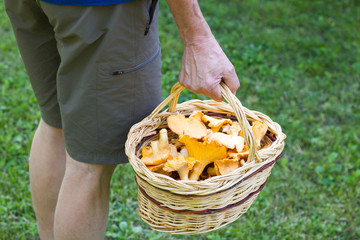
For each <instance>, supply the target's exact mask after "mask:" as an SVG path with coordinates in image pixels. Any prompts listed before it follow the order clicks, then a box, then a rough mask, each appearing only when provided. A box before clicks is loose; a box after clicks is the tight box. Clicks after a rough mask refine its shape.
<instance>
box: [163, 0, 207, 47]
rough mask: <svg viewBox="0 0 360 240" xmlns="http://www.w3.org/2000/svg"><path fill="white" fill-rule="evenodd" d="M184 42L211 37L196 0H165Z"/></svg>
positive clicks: (189, 42) (188, 42)
mask: <svg viewBox="0 0 360 240" xmlns="http://www.w3.org/2000/svg"><path fill="white" fill-rule="evenodd" d="M167 3H168V5H169V8H170V10H171V13H172V14H173V17H174V19H175V22H176V24H177V26H178V29H179V34H180V37H181V39H182V40H183V42H184V44H191V43H193V42H196V41H201V40H204V39H206V38H209V37H212V33H211V30H210V28H209V26H208V24H207V23H206V21H205V19H204V16H203V15H202V13H201V10H200V7H199V4H198V1H197V0H167Z"/></svg>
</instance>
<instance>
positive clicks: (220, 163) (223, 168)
mask: <svg viewBox="0 0 360 240" xmlns="http://www.w3.org/2000/svg"><path fill="white" fill-rule="evenodd" d="M214 166H215V169H216V173H217V175H225V174H228V173H231V172H233V171H235V170H236V169H238V168H239V167H240V163H239V160H234V159H221V160H216V161H215V162H214Z"/></svg>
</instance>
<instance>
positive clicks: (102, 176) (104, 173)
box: [65, 155, 116, 185]
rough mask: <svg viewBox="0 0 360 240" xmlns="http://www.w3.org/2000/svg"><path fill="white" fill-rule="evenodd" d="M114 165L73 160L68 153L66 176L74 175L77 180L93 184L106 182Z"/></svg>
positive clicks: (109, 178) (108, 180)
mask: <svg viewBox="0 0 360 240" xmlns="http://www.w3.org/2000/svg"><path fill="white" fill-rule="evenodd" d="M115 167H116V165H98V164H90V163H83V162H79V161H76V160H74V159H73V158H71V157H70V156H69V155H67V159H66V170H65V178H66V177H74V178H77V179H78V180H79V181H84V182H86V183H89V184H90V183H93V184H106V185H108V184H109V183H110V180H111V177H112V174H113V172H114V170H115Z"/></svg>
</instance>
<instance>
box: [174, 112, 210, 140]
mask: <svg viewBox="0 0 360 240" xmlns="http://www.w3.org/2000/svg"><path fill="white" fill-rule="evenodd" d="M167 124H168V126H169V128H170V129H171V130H172V131H173V132H174V133H177V134H178V135H180V136H182V135H189V136H190V137H193V138H196V139H200V138H202V137H204V136H205V135H206V126H205V125H204V123H203V122H201V121H199V120H198V119H197V118H185V116H184V115H182V114H178V115H171V116H169V117H168V118H167Z"/></svg>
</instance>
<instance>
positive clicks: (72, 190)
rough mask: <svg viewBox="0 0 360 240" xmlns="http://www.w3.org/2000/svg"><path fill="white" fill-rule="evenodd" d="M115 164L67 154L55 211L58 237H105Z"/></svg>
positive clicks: (56, 234) (55, 230)
mask: <svg viewBox="0 0 360 240" xmlns="http://www.w3.org/2000/svg"><path fill="white" fill-rule="evenodd" d="M115 166H116V165H96V164H87V163H82V162H78V161H75V160H74V159H72V158H71V157H70V156H69V155H67V157H66V170H65V176H64V180H63V184H62V186H61V189H60V194H59V198H58V203H57V207H56V212H55V227H54V235H55V239H56V240H65V239H80V240H81V239H86V240H91V239H96V240H97V239H104V235H105V231H106V225H107V219H108V213H109V192H110V180H111V176H112V174H113V171H114V169H115Z"/></svg>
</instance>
